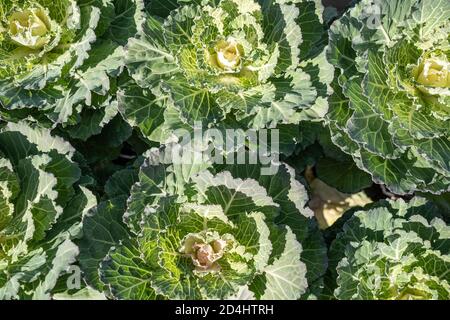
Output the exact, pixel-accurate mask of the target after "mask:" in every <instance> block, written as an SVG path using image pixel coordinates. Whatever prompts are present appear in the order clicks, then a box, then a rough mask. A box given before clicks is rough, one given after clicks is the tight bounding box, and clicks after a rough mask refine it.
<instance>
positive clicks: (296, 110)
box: [119, 0, 333, 142]
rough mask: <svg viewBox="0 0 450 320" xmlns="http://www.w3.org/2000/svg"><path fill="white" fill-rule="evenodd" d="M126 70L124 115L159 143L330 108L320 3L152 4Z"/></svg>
mask: <svg viewBox="0 0 450 320" xmlns="http://www.w3.org/2000/svg"><path fill="white" fill-rule="evenodd" d="M147 11H148V14H147V18H146V22H145V23H144V25H143V30H142V32H139V33H138V35H137V36H136V37H135V38H133V39H131V40H130V41H129V43H128V46H127V50H126V65H127V67H128V70H129V72H130V74H131V76H132V78H133V80H134V81H131V82H129V83H127V84H126V85H125V86H124V87H123V88H122V89H121V90H120V93H119V103H120V109H121V112H122V114H123V115H124V117H125V118H126V119H128V120H129V122H130V124H132V125H133V126H138V127H139V128H140V129H141V130H142V132H143V134H144V135H145V136H146V137H147V138H149V139H150V140H153V141H158V142H165V141H166V139H167V137H168V136H170V134H172V133H174V131H175V134H176V130H177V129H181V128H182V129H186V130H192V128H193V127H194V126H196V124H197V123H199V124H200V126H201V127H203V128H207V127H218V128H219V129H225V128H240V129H243V130H247V129H249V128H253V129H260V128H265V127H268V126H272V127H273V126H276V125H277V124H298V123H299V122H300V120H304V119H309V118H311V117H312V118H314V117H318V115H323V114H324V113H325V112H326V110H327V101H326V97H327V95H328V92H329V90H330V87H329V85H328V84H329V83H330V82H331V80H332V78H333V72H332V67H331V66H330V65H329V64H328V63H327V61H326V59H325V53H324V50H323V48H324V46H325V44H326V32H325V24H324V18H323V7H322V4H321V3H320V1H306V0H304V1H303V0H296V1H281V0H260V1H257V0H221V1H209V0H201V1H200V0H193V1H184V0H183V1H181V0H180V1H177V0H170V1H167V0H151V1H148V6H147Z"/></svg>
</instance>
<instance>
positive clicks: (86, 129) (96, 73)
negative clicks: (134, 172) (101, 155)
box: [0, 0, 143, 138]
mask: <svg viewBox="0 0 450 320" xmlns="http://www.w3.org/2000/svg"><path fill="white" fill-rule="evenodd" d="M142 8H143V4H142V3H141V1H140V0H137V1H135V0H115V1H113V0H93V1H86V0H55V1H53V0H31V1H28V0H4V1H2V2H1V4H0V31H1V35H0V59H1V60H2V63H1V64H0V101H1V103H2V108H1V109H0V115H2V117H4V118H6V119H9V120H13V121H17V119H23V118H25V117H27V116H29V115H30V114H31V115H33V116H34V117H36V118H39V119H40V120H41V121H42V122H45V120H46V119H47V118H48V119H49V120H51V122H54V123H58V124H59V123H62V124H64V125H65V126H75V128H71V129H72V131H74V132H75V133H74V135H75V137H81V138H87V137H89V136H90V135H92V134H98V133H99V132H100V130H101V128H102V127H103V126H104V125H105V123H108V122H109V121H110V120H111V118H113V117H114V115H115V114H117V112H118V106H117V101H116V98H115V92H116V89H117V84H116V80H115V77H116V76H117V75H118V74H119V73H120V72H121V71H122V69H123V67H124V48H123V45H124V44H126V42H127V40H128V38H129V37H130V36H133V35H134V34H135V33H136V31H137V28H138V27H139V21H140V19H141V17H140V15H141V14H142V12H141V11H140V10H142ZM82 122H83V123H82ZM81 123H82V124H81ZM87 123H89V124H87ZM81 125H82V127H81V129H80V128H79V127H80V126H81ZM76 129H78V130H76ZM72 131H69V132H72ZM79 131H81V132H79Z"/></svg>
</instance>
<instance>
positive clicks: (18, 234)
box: [0, 122, 96, 299]
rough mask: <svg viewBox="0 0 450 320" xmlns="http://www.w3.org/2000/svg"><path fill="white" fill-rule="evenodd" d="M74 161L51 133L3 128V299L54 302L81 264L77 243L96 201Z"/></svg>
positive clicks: (0, 168) (68, 149) (0, 179)
mask: <svg viewBox="0 0 450 320" xmlns="http://www.w3.org/2000/svg"><path fill="white" fill-rule="evenodd" d="M75 158H76V155H75V150H74V149H73V148H72V147H71V146H70V145H69V144H68V143H66V142H64V141H63V140H62V139H60V138H58V137H53V136H51V134H50V132H49V131H48V130H46V129H40V128H38V127H36V126H35V125H27V124H25V123H22V122H21V123H18V124H13V123H9V124H7V125H2V126H1V127H0V299H31V298H33V299H49V298H51V297H52V292H53V291H52V290H53V289H54V288H55V285H56V284H57V281H58V278H60V277H62V276H64V275H65V274H66V273H67V272H68V271H69V270H68V269H69V267H70V266H71V265H72V264H74V263H75V262H76V257H77V255H78V252H79V250H78V247H77V246H76V245H75V244H74V242H73V241H72V240H73V239H74V238H76V237H79V236H80V231H81V216H82V214H83V213H84V212H85V211H87V210H88V209H89V208H90V207H93V206H95V205H96V199H95V197H94V196H93V195H92V193H91V192H90V191H89V190H88V189H87V188H86V187H85V186H83V183H82V181H83V179H85V178H83V177H82V172H81V169H80V166H79V165H77V164H76V163H75V162H74V161H75ZM85 180H86V179H85ZM86 181H88V180H86Z"/></svg>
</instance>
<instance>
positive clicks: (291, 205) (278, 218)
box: [80, 150, 326, 299]
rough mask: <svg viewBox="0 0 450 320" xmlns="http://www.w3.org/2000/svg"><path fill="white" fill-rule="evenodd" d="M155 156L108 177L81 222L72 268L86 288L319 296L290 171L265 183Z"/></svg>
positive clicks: (307, 220)
mask: <svg viewBox="0 0 450 320" xmlns="http://www.w3.org/2000/svg"><path fill="white" fill-rule="evenodd" d="M161 159H164V157H162V158H161V157H160V154H159V151H158V150H154V151H152V152H151V153H150V154H148V158H147V159H146V160H145V162H144V163H143V165H142V167H141V168H140V171H139V174H138V175H137V176H133V173H132V172H133V170H127V171H124V172H121V173H118V174H117V175H116V176H114V177H113V178H112V180H111V181H110V183H109V184H108V187H107V189H108V193H109V195H110V196H111V195H112V196H115V197H114V198H111V199H108V200H107V201H106V202H104V203H102V204H100V205H99V207H98V208H97V209H96V210H94V211H92V212H91V213H90V214H89V215H87V216H86V217H85V219H84V234H85V238H84V240H83V242H82V243H81V250H82V252H81V256H80V261H81V265H82V266H83V269H84V270H85V272H86V274H87V277H88V278H90V279H91V284H93V285H97V286H99V287H100V288H103V289H105V290H106V291H107V294H108V295H109V296H110V297H111V298H116V299H238V298H239V299H243V298H245V299H299V298H302V297H304V298H306V297H313V296H317V295H318V294H320V292H321V288H322V286H323V283H322V276H323V274H324V272H325V270H326V256H325V253H326V250H325V247H324V243H323V241H322V238H321V235H320V233H319V231H318V228H317V226H316V224H315V221H314V220H313V214H312V211H311V210H310V209H309V208H307V207H306V205H307V201H308V196H307V193H306V190H305V187H304V186H303V185H302V184H301V183H300V182H299V181H297V180H296V179H295V172H294V170H293V169H291V168H290V167H288V166H287V165H282V166H281V167H280V170H279V172H278V174H277V175H275V176H273V177H269V176H260V169H261V168H260V167H259V166H257V165H255V166H246V165H242V166H240V165H232V166H223V167H212V166H209V165H208V164H204V165H202V164H198V165H185V164H170V163H168V164H164V163H161V162H160V161H159V160H161ZM133 181H135V183H134V185H133V186H132V187H131V192H130V191H126V189H127V188H128V187H127V185H128V186H129V185H131V184H132V183H133ZM128 193H130V196H129V198H128V200H127V201H126V203H125V201H124V200H125V199H126V198H127V194H128ZM105 244H106V245H105ZM108 244H109V246H108ZM102 260H103V261H102ZM99 265H100V267H99ZM99 274H100V278H99V277H98V275H99Z"/></svg>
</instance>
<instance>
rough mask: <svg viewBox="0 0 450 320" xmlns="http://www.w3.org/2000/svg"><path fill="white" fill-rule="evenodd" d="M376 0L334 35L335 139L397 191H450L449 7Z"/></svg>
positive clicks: (363, 4) (331, 117)
mask: <svg viewBox="0 0 450 320" xmlns="http://www.w3.org/2000/svg"><path fill="white" fill-rule="evenodd" d="M372 2H373V1H370V0H363V1H360V2H359V3H358V4H357V5H356V6H355V7H354V8H352V9H351V10H349V11H348V12H347V13H346V14H345V15H344V16H343V17H342V18H341V19H340V20H338V21H336V22H335V23H334V24H333V25H332V26H331V29H330V45H329V50H328V58H329V61H330V62H331V63H332V64H334V65H335V66H336V68H337V70H336V80H335V82H334V83H333V89H334V91H335V93H334V94H333V95H332V96H331V98H330V112H329V113H328V116H327V118H328V121H329V124H330V129H331V132H332V135H333V141H334V143H335V144H336V145H338V146H339V147H340V148H342V150H343V151H345V152H346V153H348V154H349V155H351V156H352V157H353V159H354V161H355V162H356V164H357V165H358V167H359V168H361V169H363V170H365V171H366V172H368V173H370V174H371V175H372V177H373V179H374V180H375V181H376V182H377V183H382V184H386V185H387V186H388V187H389V189H391V191H393V192H394V193H397V194H405V193H411V192H414V191H423V192H431V193H435V194H439V193H442V192H448V191H449V190H450V135H449V132H450V131H449V128H450V117H449V114H450V109H449V105H450V49H449V48H450V47H449V39H450V38H449V30H450V2H449V1H446V0H437V1H433V2H432V3H430V1H426V0H408V1H387V0H379V1H378V0H377V1H375V7H374V5H373V4H372ZM369 9H370V10H369ZM374 9H377V10H374Z"/></svg>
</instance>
